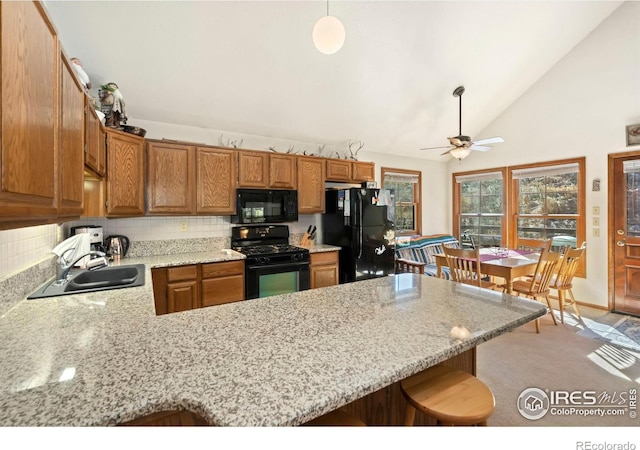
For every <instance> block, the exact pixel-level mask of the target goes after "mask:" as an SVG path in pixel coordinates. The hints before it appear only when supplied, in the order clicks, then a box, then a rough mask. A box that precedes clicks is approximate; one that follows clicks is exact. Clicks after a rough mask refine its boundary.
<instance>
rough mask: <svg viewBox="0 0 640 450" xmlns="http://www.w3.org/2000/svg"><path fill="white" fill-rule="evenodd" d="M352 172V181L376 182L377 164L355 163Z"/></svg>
mask: <svg viewBox="0 0 640 450" xmlns="http://www.w3.org/2000/svg"><path fill="white" fill-rule="evenodd" d="M351 170H352V172H351V177H352V178H351V179H352V181H355V182H361V181H374V180H375V179H376V174H375V164H374V163H372V162H358V161H354V162H353V166H352V169H351Z"/></svg>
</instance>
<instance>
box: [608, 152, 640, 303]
mask: <svg viewBox="0 0 640 450" xmlns="http://www.w3.org/2000/svg"><path fill="white" fill-rule="evenodd" d="M609 168H610V170H609V176H610V183H611V184H610V186H612V192H610V194H612V197H611V196H610V200H611V202H612V206H613V208H612V209H613V217H612V219H613V220H612V226H613V228H612V229H611V230H609V236H610V242H611V244H610V245H611V247H612V249H613V250H612V253H613V261H612V262H613V310H614V311H617V312H622V313H629V314H637V315H640V152H629V153H623V154H618V155H610V157H609Z"/></svg>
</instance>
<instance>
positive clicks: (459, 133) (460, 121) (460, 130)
mask: <svg viewBox="0 0 640 450" xmlns="http://www.w3.org/2000/svg"><path fill="white" fill-rule="evenodd" d="M458 126H459V129H458V136H462V94H460V115H459V122H458Z"/></svg>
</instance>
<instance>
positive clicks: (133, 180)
mask: <svg viewBox="0 0 640 450" xmlns="http://www.w3.org/2000/svg"><path fill="white" fill-rule="evenodd" d="M143 144H144V139H142V138H140V137H137V136H131V135H127V134H125V133H123V132H120V131H116V130H111V129H108V130H107V216H109V217H119V216H123V217H127V216H142V215H144V146H143Z"/></svg>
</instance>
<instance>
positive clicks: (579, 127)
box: [449, 2, 640, 306]
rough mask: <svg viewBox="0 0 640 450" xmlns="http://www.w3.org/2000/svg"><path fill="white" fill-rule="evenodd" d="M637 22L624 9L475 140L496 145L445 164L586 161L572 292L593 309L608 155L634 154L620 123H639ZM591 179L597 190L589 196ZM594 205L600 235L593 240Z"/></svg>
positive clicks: (598, 298)
mask: <svg viewBox="0 0 640 450" xmlns="http://www.w3.org/2000/svg"><path fill="white" fill-rule="evenodd" d="M638 24H640V2H627V3H626V4H623V5H622V6H621V7H620V8H619V9H618V10H616V11H615V12H614V13H613V14H612V15H611V16H610V17H609V18H608V19H606V20H605V21H604V22H603V23H602V24H601V25H600V27H598V28H597V29H595V30H594V31H593V32H592V33H591V34H590V35H589V36H587V38H586V39H585V40H583V41H582V42H581V43H580V44H578V45H577V46H576V47H575V48H574V49H573V50H572V51H571V52H570V53H569V54H568V55H567V56H566V57H565V58H564V59H563V60H561V61H560V62H559V63H558V64H557V65H556V66H554V67H553V68H552V69H551V70H550V71H549V72H548V73H547V74H546V75H545V76H544V77H543V78H541V79H540V80H539V81H538V82H537V83H536V84H535V85H534V86H532V87H531V89H529V90H528V91H527V92H526V93H525V94H524V95H523V96H522V97H521V98H520V99H518V100H517V101H516V102H515V103H514V104H513V105H512V106H511V107H510V108H508V109H507V110H506V111H505V112H504V113H503V114H502V115H501V116H500V117H498V118H497V119H496V120H495V121H494V122H493V123H491V124H490V125H489V127H487V128H486V129H485V130H483V132H482V133H481V134H480V135H479V136H477V137H478V138H482V137H490V136H502V137H503V138H504V139H505V142H504V143H503V144H497V145H495V146H494V147H493V149H492V150H491V151H489V152H487V153H476V152H474V154H472V155H470V156H469V157H468V158H467V159H465V160H464V161H463V163H462V164H458V163H457V162H451V163H450V165H449V169H450V172H460V171H467V170H475V169H483V168H490V167H499V166H505V165H516V164H525V163H533V162H539V161H551V160H556V159H562V158H570V157H579V156H586V188H587V197H586V203H587V204H586V206H587V208H586V209H587V241H588V251H587V278H586V280H582V279H579V280H576V283H575V284H576V287H575V288H574V293H575V294H576V297H577V298H578V300H579V301H584V302H588V303H592V304H595V305H599V306H607V295H608V294H607V231H608V230H607V206H608V205H607V155H608V154H609V153H616V152H624V151H628V150H632V149H635V150H638V149H640V148H639V147H626V146H625V145H626V141H625V126H626V125H631V124H637V123H640V27H639V26H638ZM533 63H535V62H533V61H532V64H533ZM594 178H600V180H601V191H600V192H592V191H591V182H592V180H593V179H594ZM449 196H450V194H449ZM593 206H599V207H600V237H593V226H592V218H593V214H592V207H593ZM449 210H451V198H449Z"/></svg>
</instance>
